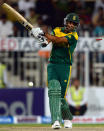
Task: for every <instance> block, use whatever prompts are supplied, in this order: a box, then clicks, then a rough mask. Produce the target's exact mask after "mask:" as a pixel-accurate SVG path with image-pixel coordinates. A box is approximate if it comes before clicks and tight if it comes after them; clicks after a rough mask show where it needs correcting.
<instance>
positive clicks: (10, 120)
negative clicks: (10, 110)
mask: <svg viewBox="0 0 104 131" xmlns="http://www.w3.org/2000/svg"><path fill="white" fill-rule="evenodd" d="M13 123H14V119H13V117H0V124H13Z"/></svg>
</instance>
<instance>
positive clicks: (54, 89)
mask: <svg viewBox="0 0 104 131" xmlns="http://www.w3.org/2000/svg"><path fill="white" fill-rule="evenodd" d="M4 1H5V0H0V6H1V5H3V3H4ZM2 7H5V8H7V9H8V10H9V11H11V13H12V14H13V15H16V17H17V18H18V21H19V22H20V23H21V24H22V25H23V26H24V27H26V29H28V30H29V31H30V33H31V35H32V36H33V37H34V38H36V39H37V40H39V42H38V43H39V45H41V46H42V47H46V46H47V45H48V44H50V43H52V51H51V55H50V59H49V64H48V67H47V71H48V73H47V74H48V96H49V105H50V112H51V118H52V128H53V129H60V128H61V125H60V124H61V122H62V119H63V120H64V127H65V128H72V122H71V120H72V119H73V116H72V114H71V112H70V110H69V106H68V104H67V101H66V99H65V96H66V91H67V87H68V86H69V81H70V75H71V67H72V54H73V52H74V50H75V48H76V45H77V41H78V34H77V32H76V29H77V27H78V26H79V23H80V21H79V17H78V15H77V14H75V13H70V14H68V15H67V16H66V18H64V27H56V28H55V29H54V30H53V31H52V34H49V33H44V32H43V30H41V29H40V28H34V27H33V26H32V25H30V24H29V23H28V22H27V21H26V20H25V19H24V18H23V17H22V16H20V14H18V13H17V12H16V11H14V10H13V9H11V8H10V7H8V6H7V5H6V4H5V5H4V6H2ZM8 13H9V12H8ZM27 27H29V28H27Z"/></svg>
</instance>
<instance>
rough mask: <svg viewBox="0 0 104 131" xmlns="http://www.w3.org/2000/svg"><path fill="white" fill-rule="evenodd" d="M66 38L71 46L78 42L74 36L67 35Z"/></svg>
mask: <svg viewBox="0 0 104 131" xmlns="http://www.w3.org/2000/svg"><path fill="white" fill-rule="evenodd" d="M65 37H66V39H67V40H68V43H69V45H70V46H71V45H73V44H74V43H76V42H77V40H76V39H75V37H74V36H73V35H66V36H65Z"/></svg>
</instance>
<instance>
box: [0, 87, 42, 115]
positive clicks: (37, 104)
mask: <svg viewBox="0 0 104 131" xmlns="http://www.w3.org/2000/svg"><path fill="white" fill-rule="evenodd" d="M21 115H24V116H32V115H41V116H44V88H31V89H30V88H26V89H17V88H16V89H0V116H21Z"/></svg>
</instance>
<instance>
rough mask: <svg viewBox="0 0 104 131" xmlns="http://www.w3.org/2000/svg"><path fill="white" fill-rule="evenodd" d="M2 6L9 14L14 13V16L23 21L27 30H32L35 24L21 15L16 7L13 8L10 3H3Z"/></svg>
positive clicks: (20, 21)
mask: <svg viewBox="0 0 104 131" xmlns="http://www.w3.org/2000/svg"><path fill="white" fill-rule="evenodd" d="M1 8H2V9H3V11H5V12H6V13H7V14H10V15H12V17H13V18H14V19H15V20H16V21H18V22H19V23H21V24H22V25H23V26H24V27H25V28H26V29H27V30H29V31H30V30H31V29H32V28H33V26H32V25H31V24H30V23H29V22H28V21H27V20H26V19H25V18H24V17H23V16H22V15H21V14H19V13H18V12H17V11H16V10H15V9H13V8H12V7H11V6H10V5H8V4H6V3H3V4H2V5H1Z"/></svg>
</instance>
